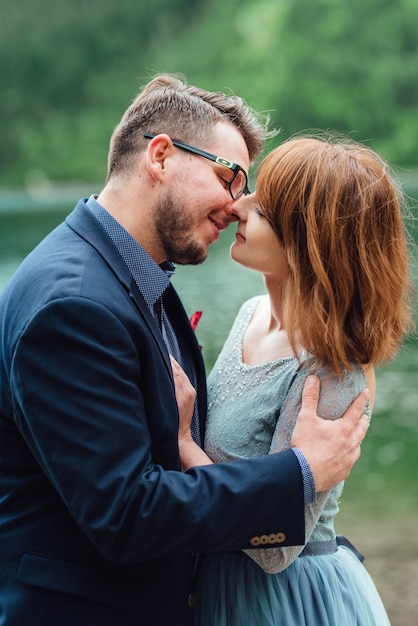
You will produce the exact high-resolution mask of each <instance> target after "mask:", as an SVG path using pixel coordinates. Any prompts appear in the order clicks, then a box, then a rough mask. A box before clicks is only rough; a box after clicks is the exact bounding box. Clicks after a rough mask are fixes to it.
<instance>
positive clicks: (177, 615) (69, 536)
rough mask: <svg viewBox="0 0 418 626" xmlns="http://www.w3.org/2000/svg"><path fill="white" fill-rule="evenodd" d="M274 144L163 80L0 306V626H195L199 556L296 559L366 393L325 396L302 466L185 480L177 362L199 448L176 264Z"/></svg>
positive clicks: (345, 452) (299, 436) (219, 224)
mask: <svg viewBox="0 0 418 626" xmlns="http://www.w3.org/2000/svg"><path fill="white" fill-rule="evenodd" d="M265 136H266V127H265V125H264V124H263V123H261V122H260V121H259V120H258V118H257V116H256V115H255V114H254V113H253V112H252V111H251V110H250V109H249V108H248V107H247V106H246V105H245V104H244V103H243V102H242V101H241V100H240V99H238V98H235V97H226V96H224V95H222V94H214V93H210V92H206V91H204V90H200V89H197V88H195V87H191V86H187V85H185V84H183V83H182V82H181V81H179V80H178V79H176V78H174V77H171V76H168V75H162V76H159V77H156V78H155V79H154V80H152V81H151V82H150V83H149V84H148V85H146V86H145V88H144V89H143V90H142V92H141V93H140V94H139V95H138V97H137V98H136V100H135V101H134V103H133V104H132V105H131V107H129V109H128V110H127V112H126V113H125V115H124V116H123V118H122V120H121V122H120V124H119V126H118V127H117V128H116V130H115V132H114V134H113V137H112V141H111V146H110V152H109V163H108V177H107V181H106V184H105V187H104V189H103V191H102V192H101V193H100V194H99V196H98V197H97V198H95V197H91V198H90V199H89V200H86V199H84V200H82V201H80V202H79V203H78V205H77V206H76V208H75V210H74V211H73V212H72V213H71V214H70V216H69V217H68V218H67V219H66V221H65V223H64V224H62V225H60V226H59V227H58V228H57V229H56V230H55V231H53V232H52V233H51V234H50V235H49V236H48V237H47V238H46V239H45V240H44V241H43V242H42V243H41V244H40V245H39V246H38V247H37V248H36V249H35V250H34V251H33V252H32V253H31V254H30V255H29V256H28V258H27V259H26V260H25V261H24V262H23V263H22V265H21V267H20V268H19V269H18V270H17V272H16V274H15V276H14V277H13V278H12V279H11V281H10V283H9V285H8V286H7V287H6V289H5V291H4V293H3V294H2V297H1V301H0V321H1V355H2V356H1V370H0V381H1V395H0V450H1V465H0V493H1V497H0V527H1V533H0V623H1V624H2V625H3V626H25V625H28V626H29V625H30V626H38V625H39V626H40V625H41V624H42V626H67V625H68V626H69V625H71V626H99V625H100V626H134V625H135V626H136V625H138V626H139V625H141V626H148V625H149V626H151V625H152V626H160V625H161V626H163V625H164V626H167V625H168V624H181V625H182V626H187V625H188V624H192V623H193V609H192V606H189V605H192V604H193V602H192V591H193V566H194V559H193V556H192V555H193V554H194V553H198V552H203V551H213V550H240V549H242V548H249V547H251V545H252V543H251V542H254V540H255V539H256V540H260V541H264V537H267V539H268V542H269V544H268V545H278V544H282V545H285V544H286V545H288V544H298V543H302V542H303V538H304V504H305V502H309V501H310V500H311V499H312V498H314V497H315V496H314V493H315V488H316V490H317V491H320V490H323V489H325V488H328V487H329V486H331V485H332V484H334V483H336V482H338V481H339V480H341V479H342V478H345V477H346V475H347V474H348V472H349V470H350V469H351V466H352V464H353V463H354V461H355V460H356V459H357V458H358V456H359V450H358V444H359V443H360V442H361V440H362V438H363V437H364V435H365V431H366V428H367V426H366V420H365V418H360V416H361V413H362V409H363V406H364V403H365V398H366V394H364V396H363V397H360V398H359V399H358V401H357V402H356V404H355V406H353V407H352V409H351V411H349V413H348V415H347V416H346V417H344V418H343V419H342V420H340V421H339V422H338V423H335V424H331V423H329V422H324V421H322V420H320V419H319V418H317V417H316V415H315V409H316V401H317V398H318V383H317V382H316V381H315V379H314V380H313V381H312V382H313V386H312V387H311V388H309V389H307V390H306V393H305V399H304V407H303V409H302V413H301V418H300V420H299V424H298V428H297V431H296V433H295V437H294V440H293V444H294V445H295V446H298V448H297V449H296V448H295V449H294V450H288V451H286V452H284V453H281V454H278V455H270V456H269V457H266V458H263V459H258V460H253V461H246V462H238V463H230V464H226V465H213V466H210V467H202V468H197V469H195V470H193V471H190V472H185V473H182V472H181V468H180V462H179V453H178V444H177V429H178V409H177V404H176V396H175V389H174V384H173V375H172V369H171V365H170V360H169V353H170V354H172V355H173V356H174V357H175V358H176V359H177V360H178V361H179V362H180V364H181V365H182V367H183V368H184V370H185V371H186V372H187V374H188V376H189V377H190V379H191V380H192V382H193V384H194V386H195V387H196V389H197V403H196V407H195V426H196V428H195V431H196V434H195V436H196V438H197V439H198V440H199V441H202V439H203V434H204V423H205V413H206V388H205V372H204V367H203V362H202V357H201V354H200V350H199V346H198V344H197V341H196V338H195V336H194V333H193V331H192V328H191V326H190V324H189V321H188V318H187V316H186V313H185V311H184V309H183V307H182V305H181V302H180V300H179V298H178V296H177V294H176V293H175V291H174V289H173V287H172V286H171V284H170V280H169V277H170V273H172V271H173V266H172V265H171V263H169V262H175V263H180V264H187V263H200V262H202V261H203V260H204V259H205V257H206V254H207V248H208V246H209V244H211V243H214V242H215V241H216V240H217V238H218V235H219V231H220V230H222V229H224V228H225V227H226V226H227V225H228V223H229V222H231V221H233V220H234V219H235V216H234V202H235V200H236V199H237V198H238V197H240V195H242V193H246V192H247V171H248V167H249V164H250V161H252V160H253V159H254V158H255V156H256V155H257V154H258V152H259V151H260V149H261V147H262V145H263V141H264V139H265ZM180 142H183V143H180ZM184 142H185V143H184ZM194 146H197V147H198V148H197V149H196V148H194ZM202 149H203V150H204V152H202ZM214 155H219V156H220V158H216V156H214ZM238 164H239V165H238ZM344 439H345V440H346V442H345V443H344V442H343V440H344ZM302 470H303V473H302ZM312 481H313V482H312ZM260 538H263V539H260Z"/></svg>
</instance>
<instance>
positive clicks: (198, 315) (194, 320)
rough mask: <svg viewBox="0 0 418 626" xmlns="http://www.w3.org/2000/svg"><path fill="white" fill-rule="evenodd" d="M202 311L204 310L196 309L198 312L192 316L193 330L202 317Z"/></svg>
mask: <svg viewBox="0 0 418 626" xmlns="http://www.w3.org/2000/svg"><path fill="white" fill-rule="evenodd" d="M202 313H203V311H196V313H193V315H192V316H191V318H190V324H191V325H192V328H193V330H196V328H197V325H198V323H199V321H200V318H201V317H202Z"/></svg>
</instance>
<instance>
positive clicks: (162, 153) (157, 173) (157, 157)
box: [146, 134, 174, 182]
mask: <svg viewBox="0 0 418 626" xmlns="http://www.w3.org/2000/svg"><path fill="white" fill-rule="evenodd" d="M173 151H174V146H173V143H172V141H171V139H170V137H169V136H168V135H164V134H161V135H156V136H155V137H153V138H152V139H151V141H150V142H149V145H148V150H147V156H146V164H147V167H148V170H149V172H150V174H151V176H152V177H153V179H154V180H155V181H157V182H161V181H162V179H163V177H164V173H165V170H166V165H167V164H166V161H167V159H168V158H169V157H171V156H172V155H173Z"/></svg>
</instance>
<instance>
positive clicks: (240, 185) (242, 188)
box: [144, 133, 251, 200]
mask: <svg viewBox="0 0 418 626" xmlns="http://www.w3.org/2000/svg"><path fill="white" fill-rule="evenodd" d="M156 136H157V135H156V134H153V133H144V137H147V138H148V139H153V138H154V137H156ZM171 141H172V144H173V146H176V148H180V150H185V151H186V152H191V153H192V154H197V155H198V156H201V157H203V158H204V159H209V161H214V162H215V163H217V164H218V165H223V167H227V168H228V169H229V170H231V172H232V178H231V180H229V181H225V182H227V183H228V189H229V193H230V194H231V198H232V199H233V200H238V198H241V196H243V195H245V196H248V194H250V193H251V191H250V190H249V189H248V176H247V174H246V172H245V171H244V170H243V169H242V167H241V165H238V163H233V161H228V159H223V158H222V157H218V156H216V155H215V154H211V153H210V152H206V151H205V150H200V148H195V147H194V146H189V144H187V143H183V142H182V141H177V139H172V140H171Z"/></svg>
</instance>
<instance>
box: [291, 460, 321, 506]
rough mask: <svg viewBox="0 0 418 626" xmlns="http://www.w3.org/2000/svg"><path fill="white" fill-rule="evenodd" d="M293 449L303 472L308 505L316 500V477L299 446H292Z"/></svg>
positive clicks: (304, 490) (306, 503) (304, 493)
mask: <svg viewBox="0 0 418 626" xmlns="http://www.w3.org/2000/svg"><path fill="white" fill-rule="evenodd" d="M292 450H293V452H294V453H295V454H296V458H297V460H298V461H299V465H300V469H301V472H302V479H303V495H304V498H305V506H307V505H308V504H312V502H315V500H316V489H315V481H314V477H313V474H312V471H311V468H310V466H309V463H308V461H307V460H306V457H305V455H304V454H303V452H302V451H301V450H299V448H292Z"/></svg>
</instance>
